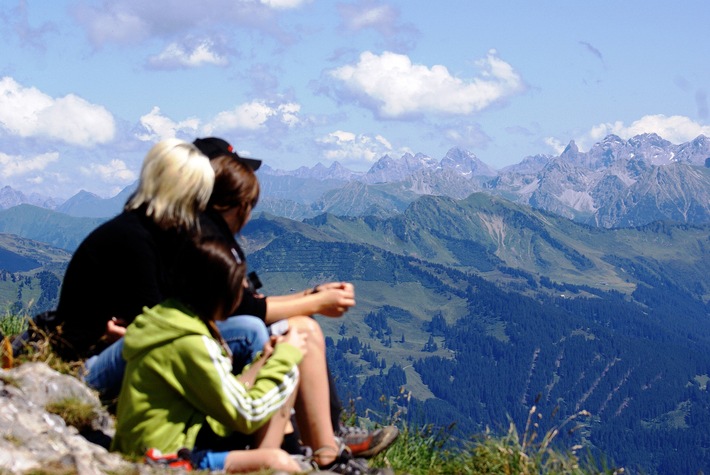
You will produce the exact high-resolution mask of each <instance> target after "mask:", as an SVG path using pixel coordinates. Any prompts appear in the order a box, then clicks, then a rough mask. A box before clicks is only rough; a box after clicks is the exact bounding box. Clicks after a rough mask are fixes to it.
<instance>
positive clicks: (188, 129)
mask: <svg viewBox="0 0 710 475" xmlns="http://www.w3.org/2000/svg"><path fill="white" fill-rule="evenodd" d="M140 122H141V126H142V127H143V132H139V133H137V134H136V138H138V139H139V140H142V141H144V142H157V141H159V140H163V139H168V138H172V137H177V136H178V135H188V136H195V135H196V133H197V130H198V128H199V125H200V121H199V120H198V119H195V118H191V119H186V120H183V121H180V122H175V121H173V120H172V119H169V118H168V117H165V116H164V115H162V114H161V113H160V108H159V107H153V109H152V110H151V111H150V112H149V113H147V114H146V115H144V116H142V117H141V118H140Z"/></svg>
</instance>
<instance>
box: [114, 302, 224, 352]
mask: <svg viewBox="0 0 710 475" xmlns="http://www.w3.org/2000/svg"><path fill="white" fill-rule="evenodd" d="M188 335H207V336H210V331H209V329H208V328H207V325H206V324H205V322H203V321H202V320H201V319H200V317H198V316H197V315H196V314H195V313H194V312H193V311H192V310H190V309H188V308H187V307H186V306H184V305H182V304H181V303H180V302H178V301H176V300H172V299H170V300H166V301H165V302H163V303H160V304H158V305H156V306H155V307H153V308H147V307H144V308H143V313H142V314H140V315H139V316H138V317H136V319H135V320H134V321H133V323H131V324H130V325H129V326H128V329H127V330H126V335H125V336H124V345H123V357H124V358H125V359H126V361H130V360H132V359H135V358H138V357H140V356H141V355H142V354H144V353H145V352H147V351H150V350H151V349H153V348H155V347H158V346H163V345H166V344H168V343H170V342H172V341H174V340H176V339H178V338H182V337H185V336H188Z"/></svg>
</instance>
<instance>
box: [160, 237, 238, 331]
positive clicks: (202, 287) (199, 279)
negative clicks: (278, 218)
mask: <svg viewBox="0 0 710 475" xmlns="http://www.w3.org/2000/svg"><path fill="white" fill-rule="evenodd" d="M245 273H246V264H245V263H244V262H243V261H242V260H241V259H240V258H239V256H238V255H237V253H236V251H235V250H234V249H233V248H232V246H231V245H230V243H229V242H228V241H227V240H226V239H224V238H221V237H214V236H196V237H194V238H193V239H191V240H189V241H188V242H187V243H186V244H185V246H184V247H183V249H182V250H181V252H180V256H179V259H178V260H177V264H176V266H175V268H174V269H173V272H171V279H170V280H171V284H170V286H169V289H168V292H167V294H168V295H167V297H172V298H174V299H176V300H178V301H179V302H181V303H182V304H183V305H185V306H186V307H188V308H189V309H190V310H192V311H193V312H195V313H196V314H197V315H198V316H199V317H200V318H201V319H202V320H203V321H205V323H207V326H208V327H210V329H213V328H214V329H215V330H216V327H215V326H214V320H223V319H225V318H227V317H229V316H230V315H232V313H233V312H234V310H236V308H237V306H238V305H239V303H240V302H241V299H242V292H243V289H244V285H243V283H244V275H245ZM213 336H215V337H216V338H218V339H220V340H221V337H219V333H218V332H217V333H216V334H213Z"/></svg>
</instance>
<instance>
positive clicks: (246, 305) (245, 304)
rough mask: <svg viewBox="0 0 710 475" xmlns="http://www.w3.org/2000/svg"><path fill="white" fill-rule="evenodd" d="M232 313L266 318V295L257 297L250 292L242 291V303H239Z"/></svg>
mask: <svg viewBox="0 0 710 475" xmlns="http://www.w3.org/2000/svg"><path fill="white" fill-rule="evenodd" d="M234 315H253V316H255V317H259V318H261V319H262V320H266V297H257V296H256V295H254V294H252V293H251V292H248V291H246V292H244V296H243V297H242V303H240V304H239V307H237V310H236V311H235V312H234Z"/></svg>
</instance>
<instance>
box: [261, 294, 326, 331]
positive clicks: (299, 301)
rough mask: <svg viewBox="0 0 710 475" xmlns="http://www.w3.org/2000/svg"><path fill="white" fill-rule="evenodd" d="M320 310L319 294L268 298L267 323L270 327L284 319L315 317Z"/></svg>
mask: <svg viewBox="0 0 710 475" xmlns="http://www.w3.org/2000/svg"><path fill="white" fill-rule="evenodd" d="M318 308H319V302H318V294H309V295H303V294H301V295H300V296H299V295H277V296H273V297H271V296H270V297H266V323H267V324H268V325H270V324H272V323H274V322H277V321H279V320H283V319H284V318H289V317H295V316H298V315H313V314H314V313H317V312H318Z"/></svg>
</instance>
